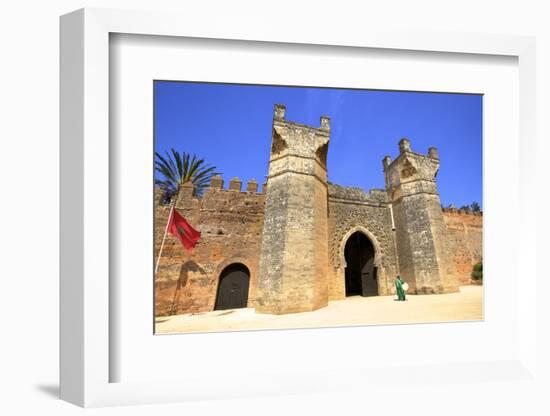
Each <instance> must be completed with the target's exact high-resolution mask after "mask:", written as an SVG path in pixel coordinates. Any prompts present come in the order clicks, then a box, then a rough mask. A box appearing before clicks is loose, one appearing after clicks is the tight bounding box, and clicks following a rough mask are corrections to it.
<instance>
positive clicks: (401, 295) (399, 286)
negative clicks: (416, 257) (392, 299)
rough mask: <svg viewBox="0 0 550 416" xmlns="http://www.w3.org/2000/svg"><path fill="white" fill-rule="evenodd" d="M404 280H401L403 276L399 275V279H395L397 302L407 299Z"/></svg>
mask: <svg viewBox="0 0 550 416" xmlns="http://www.w3.org/2000/svg"><path fill="white" fill-rule="evenodd" d="M403 283H404V282H403V280H401V276H399V275H397V278H396V279H395V289H396V292H397V299H396V300H406V299H405V290H404V289H403Z"/></svg>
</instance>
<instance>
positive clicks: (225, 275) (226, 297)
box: [214, 264, 250, 310]
mask: <svg viewBox="0 0 550 416" xmlns="http://www.w3.org/2000/svg"><path fill="white" fill-rule="evenodd" d="M249 282H250V273H249V272H248V269H247V268H246V267H245V266H243V265H242V264H235V265H231V266H228V267H226V268H225V269H224V271H223V272H222V274H221V275H220V282H219V284H218V293H217V297H216V305H215V307H214V309H215V310H222V309H236V308H246V306H247V303H248V286H249Z"/></svg>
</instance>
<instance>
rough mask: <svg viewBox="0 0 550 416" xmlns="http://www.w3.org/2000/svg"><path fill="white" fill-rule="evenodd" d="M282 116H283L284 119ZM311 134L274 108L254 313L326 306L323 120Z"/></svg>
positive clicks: (325, 132)
mask: <svg viewBox="0 0 550 416" xmlns="http://www.w3.org/2000/svg"><path fill="white" fill-rule="evenodd" d="M283 116H284V114H283ZM321 122H322V125H321V128H319V129H316V128H312V127H309V126H303V125H300V124H297V123H292V122H288V121H286V120H284V118H283V117H282V116H281V112H280V107H275V116H274V119H273V138H272V146H271V154H270V160H269V170H268V179H267V192H266V206H265V218H264V228H263V234H262V249H261V255H260V275H259V282H258V294H257V298H256V310H257V311H258V312H266V313H275V314H281V313H291V312H303V311H311V310H314V309H318V308H320V307H323V306H326V305H327V303H328V283H327V270H328V269H327V268H328V242H327V179H326V178H327V174H326V151H327V146H328V141H329V129H330V127H329V123H328V118H323V119H322V120H321Z"/></svg>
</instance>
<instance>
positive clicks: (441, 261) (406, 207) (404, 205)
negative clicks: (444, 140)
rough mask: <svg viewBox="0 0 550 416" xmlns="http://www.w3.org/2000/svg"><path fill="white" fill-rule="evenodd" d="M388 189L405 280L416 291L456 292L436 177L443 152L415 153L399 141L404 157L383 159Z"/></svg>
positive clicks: (402, 274)
mask: <svg viewBox="0 0 550 416" xmlns="http://www.w3.org/2000/svg"><path fill="white" fill-rule="evenodd" d="M382 164H383V166H384V175H385V179H386V189H387V191H388V195H389V198H390V201H391V203H392V209H393V216H394V221H395V233H396V235H395V237H396V245H397V252H398V258H399V269H400V274H401V276H402V278H403V279H404V280H405V281H406V282H408V283H409V285H410V292H411V293H419V294H420V293H426V294H427V293H446V292H456V291H457V290H458V282H457V280H456V277H455V275H454V269H453V263H452V257H451V253H450V252H449V246H448V242H447V238H446V237H447V236H446V225H445V221H444V218H443V212H442V210H441V201H440V198H439V193H438V191H437V186H436V182H435V177H436V175H437V171H438V169H439V155H438V152H437V149H436V148H435V147H430V149H429V150H428V155H427V156H426V155H422V154H418V153H415V152H413V151H411V145H410V142H409V140H408V139H406V138H403V139H401V141H400V142H399V156H398V157H397V158H396V159H395V160H394V161H393V162H392V161H391V159H390V157H389V156H386V157H385V158H384V160H383V162H382Z"/></svg>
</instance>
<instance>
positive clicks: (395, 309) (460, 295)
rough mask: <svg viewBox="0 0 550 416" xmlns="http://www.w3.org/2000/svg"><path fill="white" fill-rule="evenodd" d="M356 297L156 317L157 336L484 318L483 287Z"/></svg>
mask: <svg viewBox="0 0 550 416" xmlns="http://www.w3.org/2000/svg"><path fill="white" fill-rule="evenodd" d="M394 298H395V296H374V297H365V298H364V297H361V296H353V297H349V298H346V299H345V300H336V301H332V302H329V304H328V306H327V307H325V308H322V309H318V310H316V311H313V312H303V313H293V314H288V315H269V314H259V313H258V314H257V313H255V311H254V309H253V308H246V309H229V310H224V311H212V312H204V313H197V314H185V315H175V316H163V317H158V318H156V333H157V334H160V333H163V334H168V333H177V332H220V331H235V330H246V329H280V328H318V327H333V326H348V325H376V324H396V323H419V322H424V323H425V322H442V321H472V320H481V319H483V287H482V286H462V287H461V288H460V292H457V293H450V294H445V295H407V301H405V302H397V301H394Z"/></svg>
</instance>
